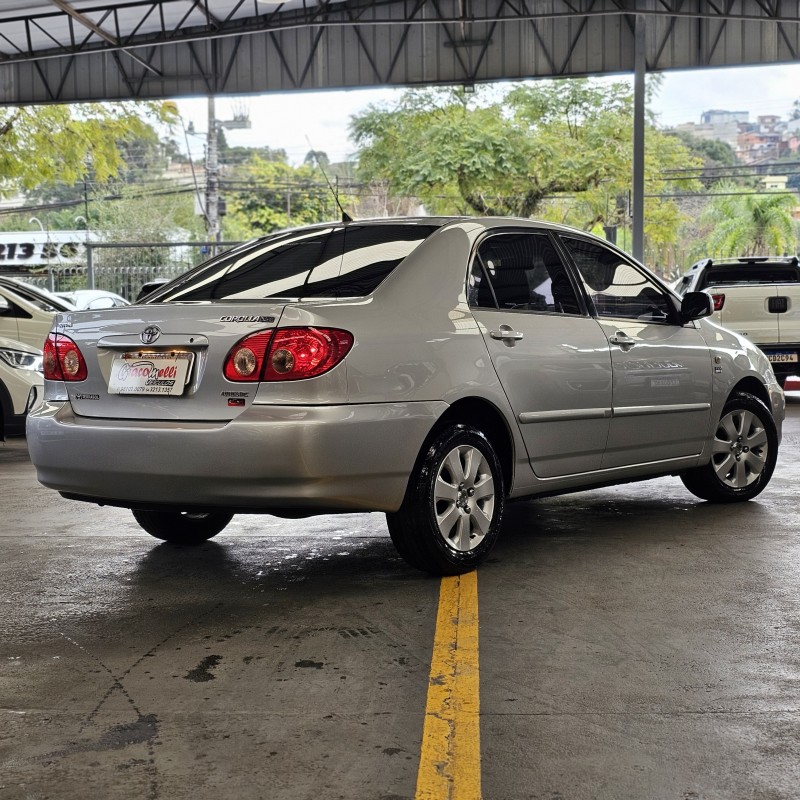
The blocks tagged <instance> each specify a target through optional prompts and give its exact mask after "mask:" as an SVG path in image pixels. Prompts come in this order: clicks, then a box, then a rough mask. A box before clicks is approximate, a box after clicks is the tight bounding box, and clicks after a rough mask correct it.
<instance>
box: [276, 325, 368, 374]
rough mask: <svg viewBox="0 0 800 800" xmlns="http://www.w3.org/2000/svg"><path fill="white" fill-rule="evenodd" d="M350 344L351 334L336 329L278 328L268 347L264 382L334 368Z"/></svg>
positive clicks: (351, 340) (320, 372)
mask: <svg viewBox="0 0 800 800" xmlns="http://www.w3.org/2000/svg"><path fill="white" fill-rule="evenodd" d="M352 346H353V334H352V333H349V332H348V331H343V330H340V329H339V328H279V329H278V330H277V331H275V337H274V339H273V340H272V345H271V346H270V349H269V357H268V358H267V363H266V365H265V369H264V380H265V381H296V380H301V379H302V378H316V377H317V376H318V375H322V374H324V373H325V372H328V370H331V369H333V368H334V367H335V366H336V365H337V364H338V363H339V362H340V361H341V360H342V359H343V358H344V357H345V356H346V355H347V354H348V353H349V352H350V348H351V347H352Z"/></svg>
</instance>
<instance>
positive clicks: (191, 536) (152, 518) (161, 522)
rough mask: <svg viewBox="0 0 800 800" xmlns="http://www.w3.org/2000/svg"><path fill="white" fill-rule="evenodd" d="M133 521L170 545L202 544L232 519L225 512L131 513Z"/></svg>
mask: <svg viewBox="0 0 800 800" xmlns="http://www.w3.org/2000/svg"><path fill="white" fill-rule="evenodd" d="M133 517H134V519H135V520H136V521H137V522H138V523H139V525H141V527H142V528H144V530H146V531H147V532H148V533H149V534H150V535H151V536H155V537H156V539H163V540H164V541H165V542H171V543H172V544H188V545H194V544H202V543H203V542H206V541H208V540H209V539H210V538H211V537H212V536H216V535H217V534H218V533H219V532H220V531H221V530H222V529H223V528H225V526H226V525H227V524H228V523H229V522H230V521H231V520H232V519H233V514H229V513H228V512H225V511H214V512H208V513H191V512H181V511H139V510H134V511H133Z"/></svg>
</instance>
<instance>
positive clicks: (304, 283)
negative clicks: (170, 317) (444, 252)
mask: <svg viewBox="0 0 800 800" xmlns="http://www.w3.org/2000/svg"><path fill="white" fill-rule="evenodd" d="M438 227H439V226H438V225H426V224H419V223H411V222H409V223H386V224H374V223H373V224H362V225H359V224H358V223H351V224H349V225H346V226H344V225H331V226H330V227H324V228H305V229H299V230H294V231H286V232H284V233H280V234H276V235H275V236H271V237H269V238H268V239H260V240H259V241H257V242H249V243H248V244H245V245H242V246H241V247H238V248H236V249H234V250H231V251H229V252H227V253H223V254H222V255H221V256H219V257H218V258H215V259H212V260H211V261H208V262H206V263H205V264H201V265H200V266H199V267H197V268H196V269H194V270H193V271H191V272H189V273H187V274H186V275H185V276H183V277H182V278H179V279H178V280H177V281H174V282H172V283H171V284H168V285H167V286H166V287H164V289H163V290H162V291H160V292H158V293H157V294H156V295H154V296H153V297H152V298H151V300H150V301H149V302H168V301H170V300H173V301H187V302H189V301H208V300H225V301H236V300H241V301H252V300H263V299H265V298H268V297H276V298H277V297H280V298H290V299H299V298H304V297H363V296H364V295H368V294H371V293H372V292H373V291H375V289H376V288H377V286H378V285H379V284H380V283H381V281H382V280H383V279H384V278H385V277H386V276H387V275H388V274H389V273H390V272H391V271H392V270H393V269H394V268H395V267H396V266H397V265H398V264H399V263H400V262H401V261H402V260H403V259H404V258H405V257H406V256H407V255H408V254H409V253H411V252H412V251H413V250H414V249H415V248H417V247H418V246H419V245H420V244H421V243H422V242H423V241H425V239H427V238H428V236H430V235H431V234H432V233H433V232H434V231H435V230H436V229H437V228H438Z"/></svg>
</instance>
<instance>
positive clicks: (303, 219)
mask: <svg viewBox="0 0 800 800" xmlns="http://www.w3.org/2000/svg"><path fill="white" fill-rule="evenodd" d="M321 181H322V175H321V174H320V173H319V172H318V171H317V170H316V169H315V168H314V166H312V165H310V164H303V165H302V166H300V167H293V166H292V165H291V164H289V163H287V162H286V161H285V160H277V159H273V160H265V159H263V158H262V157H261V156H260V155H253V156H251V158H250V159H249V161H247V163H246V164H244V165H243V166H242V167H241V168H239V169H237V170H236V171H235V172H233V173H232V175H231V176H230V177H229V178H227V179H226V180H225V181H224V182H223V186H222V189H223V193H224V194H225V196H226V198H227V205H228V213H227V216H226V217H225V221H224V228H225V236H226V238H229V239H246V238H249V237H251V236H260V235H263V234H265V233H270V232H272V231H276V230H280V229H281V228H287V227H292V226H297V225H305V224H307V223H312V222H320V221H322V220H325V219H331V218H333V217H335V216H336V213H335V212H334V211H333V210H332V207H333V197H332V196H331V193H330V191H329V190H328V189H327V187H323V186H321V185H320V182H321Z"/></svg>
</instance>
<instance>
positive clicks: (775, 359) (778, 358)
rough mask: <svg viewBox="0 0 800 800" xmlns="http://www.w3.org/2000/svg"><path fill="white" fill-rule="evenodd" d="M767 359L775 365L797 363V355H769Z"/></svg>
mask: <svg viewBox="0 0 800 800" xmlns="http://www.w3.org/2000/svg"><path fill="white" fill-rule="evenodd" d="M767 358H768V359H769V360H770V361H772V363H773V364H785V363H787V362H788V363H793V362H795V361H797V353H767Z"/></svg>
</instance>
